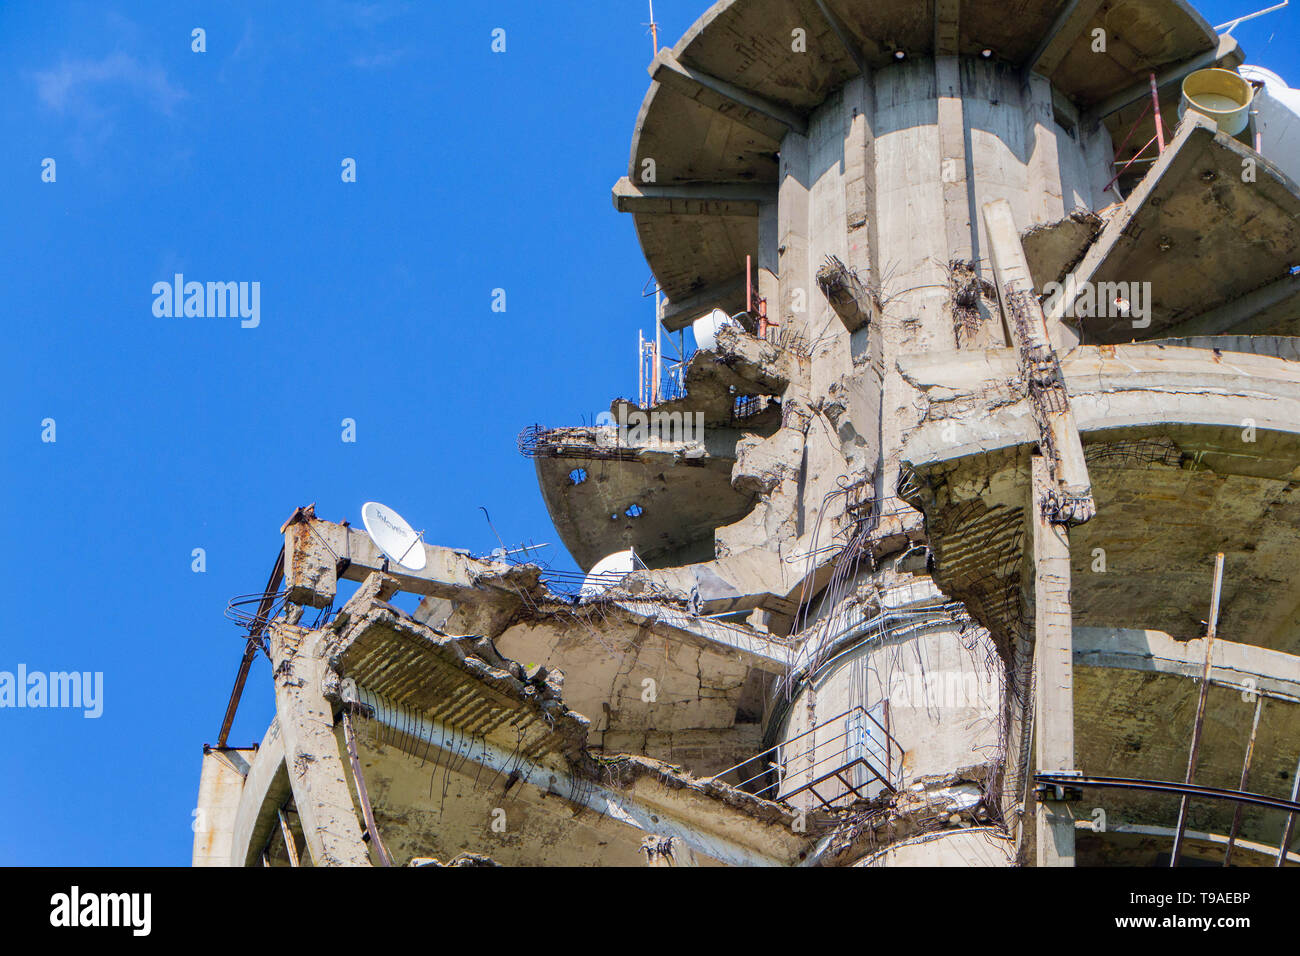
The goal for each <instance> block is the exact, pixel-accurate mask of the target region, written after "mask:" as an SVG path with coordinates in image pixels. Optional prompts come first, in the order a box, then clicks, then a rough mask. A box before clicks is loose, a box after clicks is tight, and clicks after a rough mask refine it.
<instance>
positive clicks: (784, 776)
mask: <svg viewBox="0 0 1300 956" xmlns="http://www.w3.org/2000/svg"><path fill="white" fill-rule="evenodd" d="M877 708H879V711H880V718H881V719H878V718H877V717H876V716H875V715H873V714H872V713H871V710H875V709H877ZM877 708H871V710H868V709H867V708H866V707H863V706H861V705H859V706H857V707H853V708H851V709H850V710H846V711H845V712H844V713H842V714H837V715H836V716H834V717H831V718H830V719H828V720H824V721H822V722H821V723H819V724H817V725H815V726H814V727H812V728H811V729H809V730H805V731H804V732H803V733H801V734H798V735H797V736H795V737H791V738H790V739H789V740H786V741H784V742H782V743H779V744H776V745H775V746H773V747H769V748H768V749H767V750H764V751H762V752H761V753H759V754H756V755H755V756H753V757H750V758H749V759H748V760H744V761H742V762H741V763H738V764H736V765H735V766H734V767H730V768H728V769H727V770H724V771H722V772H721V773H719V774H716V775H714V777H713V779H715V780H719V779H721V778H723V777H725V776H727V775H728V774H731V773H739V774H740V775H741V776H742V777H743V778H744V779H742V780H741V781H740V782H739V783H737V784H735V786H736V787H738V788H740V789H742V790H744V789H748V790H749V792H750V793H753V794H754V795H755V796H758V797H764V798H766V799H768V800H774V801H776V802H777V803H785V804H789V803H790V801H791V800H792V799H793V798H794V797H796V796H798V795H799V794H801V793H804V792H808V793H810V794H812V796H813V797H815V798H816V799H817V801H818V802H819V803H820V804H821V805H822V806H823V807H825V808H826V809H827V810H833V809H836V808H837V807H843V806H847V805H849V804H850V803H853V802H854V801H856V800H867V799H870V798H871V796H872V794H871V793H870V792H869V790H870V788H871V787H872V786H874V785H875V784H877V783H878V784H880V785H881V786H883V788H884V789H886V790H888V791H889V792H890V793H893V792H895V791H896V790H897V789H898V786H899V783H900V779H901V774H902V764H903V748H902V747H901V746H900V745H899V743H898V741H897V740H895V739H894V738H893V736H892V735H891V734H890V733H889V728H888V726H887V725H888V723H889V703H888V701H882V702H881V703H880V704H878V705H877ZM829 730H837V731H838V732H836V733H833V734H832V735H831V736H829V737H826V736H821V735H822V734H824V733H825V732H826V731H829ZM819 738H820V739H819ZM792 751H797V752H792ZM772 758H774V759H772ZM797 762H804V764H803V765H802V766H796V763H797ZM755 770H756V771H757V772H753V771H755ZM746 773H750V774H751V775H750V776H748V777H744V774H746ZM764 778H774V779H770V780H767V781H766V782H765V780H764ZM756 784H762V785H761V786H758V788H757V789H750V788H752V787H753V786H754V785H756ZM818 787H820V788H822V789H821V790H818ZM832 788H834V789H835V790H836V792H835V793H829V792H827V793H823V792H822V791H829V790H830V789H832Z"/></svg>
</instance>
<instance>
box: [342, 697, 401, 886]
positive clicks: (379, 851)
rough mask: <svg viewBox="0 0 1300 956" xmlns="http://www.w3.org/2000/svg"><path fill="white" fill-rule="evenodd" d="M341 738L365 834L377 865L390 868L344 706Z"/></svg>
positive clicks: (389, 859)
mask: <svg viewBox="0 0 1300 956" xmlns="http://www.w3.org/2000/svg"><path fill="white" fill-rule="evenodd" d="M343 738H344V740H345V741H346V742H347V746H348V762H349V763H350V764H352V779H353V781H354V782H355V783H356V785H357V797H358V799H360V801H361V815H362V816H363V817H365V820H366V833H368V834H369V835H370V842H371V843H372V844H374V847H375V855H376V856H378V857H379V865H380V866H392V865H393V858H392V857H391V856H389V855H388V848H387V847H386V846H384V839H383V837H381V836H380V835H379V827H378V826H377V825H376V824H375V811H374V809H373V808H372V807H371V806H370V793H369V791H367V790H366V778H365V775H364V774H363V773H362V772H361V757H360V755H359V754H358V753H357V734H356V731H355V730H353V729H352V718H351V716H350V715H349V714H348V711H347V706H346V705H345V707H344V709H343Z"/></svg>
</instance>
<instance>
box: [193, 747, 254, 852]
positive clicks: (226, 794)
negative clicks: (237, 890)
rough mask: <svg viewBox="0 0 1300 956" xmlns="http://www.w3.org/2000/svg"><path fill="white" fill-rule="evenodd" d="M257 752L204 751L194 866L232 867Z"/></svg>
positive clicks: (195, 833) (230, 749) (195, 822)
mask: <svg viewBox="0 0 1300 956" xmlns="http://www.w3.org/2000/svg"><path fill="white" fill-rule="evenodd" d="M256 753H257V751H256V750H252V749H244V750H236V749H234V748H227V749H223V750H217V749H205V750H204V752H203V771H202V773H201V774H200V776H199V802H198V809H197V811H196V812H195V815H194V823H193V827H192V829H193V830H194V855H193V865H194V866H230V865H231V860H230V857H231V849H232V846H233V843H234V836H235V820H236V818H237V817H238V815H239V800H240V797H241V796H242V795H243V792H244V778H245V776H246V775H247V774H248V768H249V764H250V763H251V762H252V759H253V757H254V756H255V755H256Z"/></svg>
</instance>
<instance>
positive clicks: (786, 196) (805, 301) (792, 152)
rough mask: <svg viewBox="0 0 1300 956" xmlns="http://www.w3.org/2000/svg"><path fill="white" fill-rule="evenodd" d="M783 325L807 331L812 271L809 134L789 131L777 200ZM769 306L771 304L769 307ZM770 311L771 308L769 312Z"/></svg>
mask: <svg viewBox="0 0 1300 956" xmlns="http://www.w3.org/2000/svg"><path fill="white" fill-rule="evenodd" d="M777 235H778V236H779V237H780V239H779V243H778V250H777V251H778V256H779V258H778V269H777V276H778V277H779V288H780V290H781V294H780V309H781V324H782V325H788V326H790V327H792V328H793V329H794V330H795V334H802V335H807V334H808V329H807V326H808V314H809V309H810V308H811V302H812V294H811V290H812V282H811V279H812V273H811V271H810V269H809V264H808V137H806V136H801V135H799V134H798V133H788V134H786V137H785V139H783V140H782V141H781V171H780V192H779V193H778V199H777ZM769 308H770V307H769ZM769 314H770V311H769Z"/></svg>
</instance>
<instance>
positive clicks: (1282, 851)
mask: <svg viewBox="0 0 1300 956" xmlns="http://www.w3.org/2000/svg"><path fill="white" fill-rule="evenodd" d="M1298 798H1300V761H1297V763H1296V765H1295V774H1294V775H1292V778H1291V803H1292V808H1291V812H1290V813H1288V814H1287V815H1286V826H1285V827H1284V828H1283V830H1282V842H1281V843H1279V844H1278V845H1277V865H1278V866H1282V865H1283V864H1285V863H1286V855H1287V847H1288V846H1289V845H1290V844H1291V829H1292V828H1293V827H1294V826H1295V812H1296V806H1295V802H1296V800H1297V799H1298Z"/></svg>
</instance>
